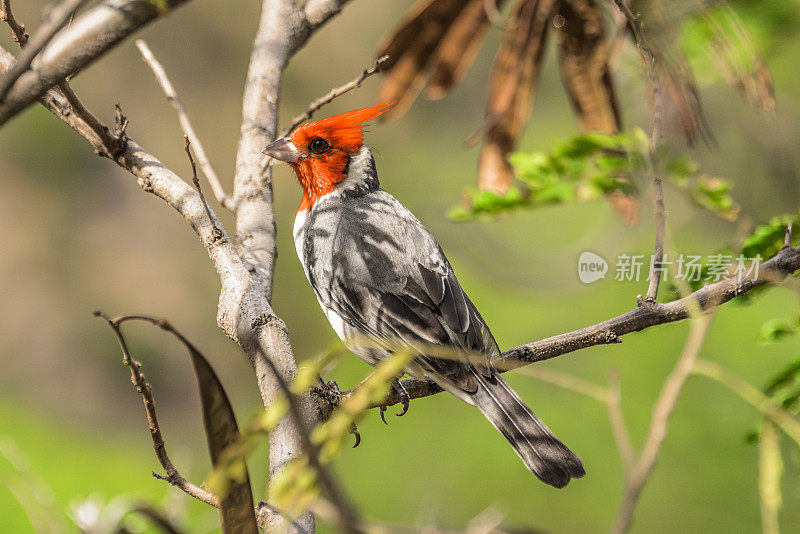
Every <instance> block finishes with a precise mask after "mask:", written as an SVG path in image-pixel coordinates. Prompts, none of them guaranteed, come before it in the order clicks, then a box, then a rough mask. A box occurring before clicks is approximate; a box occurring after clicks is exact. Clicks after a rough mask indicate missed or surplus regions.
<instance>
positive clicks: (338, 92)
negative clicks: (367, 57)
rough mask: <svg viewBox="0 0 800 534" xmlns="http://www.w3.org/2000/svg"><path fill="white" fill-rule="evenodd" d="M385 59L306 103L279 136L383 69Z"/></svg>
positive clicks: (379, 59)
mask: <svg viewBox="0 0 800 534" xmlns="http://www.w3.org/2000/svg"><path fill="white" fill-rule="evenodd" d="M387 61H389V56H381V57H379V58H378V59H377V60H375V64H374V65H373V66H372V67H370V68H368V69H365V70H364V71H362V72H361V74H359V75H358V76H356V77H355V78H354V79H352V80H350V81H349V82H347V83H345V84H343V85H340V86H339V87H335V88H333V89H331V90H330V91H329V92H328V93H327V94H325V95H324V96H321V97H319V98H318V99H316V100H314V101H313V102H311V104H309V105H308V109H306V110H305V111H304V112H303V113H301V114H300V115H298V116H296V117H295V118H293V119H292V123H291V124H290V125H289V127H288V128H286V129H285V130H284V131H283V132H281V134H280V136H279V137H286V136H287V135H289V134H290V133H292V132H293V131H294V130H295V128H297V127H298V126H300V124H302V123H303V122H305V121H307V120H308V119H310V118H311V117H312V116H313V115H314V113H315V112H316V111H318V110H319V109H320V108H321V107H322V106H324V105H325V104H328V103H330V102H331V101H333V100H334V99H335V98H338V97H340V96H342V95H343V94H345V93H347V92H349V91H352V90H353V89H357V88H359V87H361V84H362V83H363V82H364V80H366V79H367V78H369V77H370V76H372V75H374V74H377V73H379V72H380V71H381V70H383V66H384V64H385V63H386V62H387Z"/></svg>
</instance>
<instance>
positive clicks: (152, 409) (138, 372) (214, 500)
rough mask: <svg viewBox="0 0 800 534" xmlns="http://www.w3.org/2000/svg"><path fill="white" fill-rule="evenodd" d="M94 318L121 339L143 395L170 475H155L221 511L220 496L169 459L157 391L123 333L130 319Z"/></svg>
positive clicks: (157, 449) (160, 460)
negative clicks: (156, 395)
mask: <svg viewBox="0 0 800 534" xmlns="http://www.w3.org/2000/svg"><path fill="white" fill-rule="evenodd" d="M94 315H95V316H96V317H101V318H102V319H103V320H104V321H105V322H106V323H108V326H110V327H111V329H112V330H113V331H114V335H115V336H117V341H118V342H119V347H120V349H121V350H122V361H123V362H124V363H125V365H127V366H128V367H130V370H131V382H132V383H133V385H134V387H135V388H136V391H138V392H139V394H140V395H141V396H142V402H143V403H144V409H145V413H146V414H147V423H148V426H149V427H150V438H151V439H152V440H153V449H154V450H155V452H156V458H158V463H160V464H161V467H163V468H164V471H165V472H166V473H167V475H166V476H163V475H158V474H156V473H155V472H153V476H154V477H156V478H158V479H160V480H165V481H167V482H169V483H170V484H172V485H173V486H175V487H176V488H178V489H180V490H182V491H184V492H185V493H187V494H188V495H191V496H192V497H194V498H195V499H197V500H199V501H202V502H204V503H206V504H210V505H211V506H214V507H215V508H219V504H220V501H219V497H217V496H216V495H214V494H213V493H211V492H210V491H208V490H206V489H203V488H201V487H200V486H197V485H196V484H193V483H191V482H189V481H188V480H186V479H185V478H183V476H181V474H180V473H179V472H178V470H177V469H176V468H175V465H174V464H173V463H172V460H170V458H169V456H168V455H167V447H166V445H165V444H164V438H163V437H162V436H161V428H160V427H159V425H158V417H157V416H156V403H155V399H153V389H152V388H151V387H150V383H149V382H148V381H147V379H145V377H144V373H142V369H141V364H140V363H139V362H138V361H136V360H135V359H134V358H133V356H131V353H130V350H129V349H128V341H127V340H126V339H125V335H124V334H123V333H122V329H121V328H120V324H121V323H122V322H123V321H124V320H125V319H126V317H124V316H122V317H115V318H113V319H112V318H111V317H109V316H108V315H106V314H104V313H103V312H100V311H96V312H94Z"/></svg>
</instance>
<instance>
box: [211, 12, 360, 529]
mask: <svg viewBox="0 0 800 534" xmlns="http://www.w3.org/2000/svg"><path fill="white" fill-rule="evenodd" d="M345 3H347V0H338V1H333V0H310V1H309V2H307V3H306V4H305V6H303V7H302V8H301V7H299V6H298V5H297V3H296V2H295V1H294V0H263V1H262V11H261V18H260V20H259V25H258V30H257V32H256V37H255V40H254V43H253V51H252V53H251V56H250V64H249V66H248V70H247V79H246V82H245V87H244V97H243V101H242V124H241V128H240V137H239V146H238V149H237V154H236V170H235V175H234V185H233V195H232V197H233V205H234V206H235V208H236V236H237V245H238V250H239V252H240V254H241V258H242V259H243V261H244V263H245V265H246V267H247V269H248V270H249V272H250V273H251V278H252V279H253V280H257V283H258V290H259V293H258V294H257V297H258V298H259V299H261V300H262V301H263V302H260V301H256V302H248V303H247V306H240V307H239V310H240V311H244V312H246V313H245V314H244V315H245V317H239V318H237V324H238V325H240V328H239V331H240V336H239V341H240V344H241V345H242V347H243V348H244V349H245V352H247V354H248V356H249V357H250V358H251V361H252V362H253V365H254V367H255V370H256V376H257V379H258V387H259V390H260V392H261V398H262V400H263V402H264V405H265V406H268V405H270V404H271V403H272V402H274V401H275V399H276V398H277V397H278V395H280V386H279V384H280V380H283V381H284V382H286V383H288V382H291V380H292V379H293V378H294V376H295V374H296V372H297V364H296V361H295V359H294V354H293V353H292V348H291V345H290V343H289V336H288V332H287V329H286V325H285V324H284V322H283V321H282V320H280V319H279V318H278V317H277V316H276V315H275V314H274V313H273V312H272V308H271V307H270V305H269V301H270V300H271V298H272V281H273V273H274V267H275V214H274V211H273V197H272V170H271V168H270V166H269V164H268V163H269V162H268V160H269V158H268V157H267V156H265V155H263V154H262V153H261V150H262V149H263V148H264V147H265V146H266V145H267V144H269V143H270V142H271V141H272V140H273V139H274V138H275V133H276V131H277V127H278V100H279V97H280V86H281V82H282V79H283V71H284V69H285V68H286V66H287V65H288V63H289V60H290V59H291V57H292V56H293V55H294V53H295V52H297V50H299V49H300V48H301V47H302V46H303V45H304V44H305V43H306V41H307V40H308V38H309V37H310V36H311V34H312V33H313V32H314V31H315V30H316V29H318V28H319V27H320V26H321V25H322V24H324V23H325V22H326V21H327V20H329V19H330V18H331V17H332V16H333V15H335V14H336V13H338V12H339V11H340V10H341V8H342V6H343V5H344V4H345ZM222 302H223V300H222V296H221V297H220V303H222ZM253 330H255V331H253ZM279 375H280V380H279V378H278V376H279ZM298 405H299V409H300V411H301V414H302V416H301V418H300V419H301V420H302V421H303V422H305V423H306V424H309V425H313V424H314V423H315V422H316V421H318V420H319V415H320V410H319V408H318V407H317V406H316V405H315V404H314V403H313V402H312V401H311V397H310V396H309V395H305V396H303V397H300V398H299V399H298ZM293 419H294V418H291V417H286V418H284V419H283V420H282V421H281V422H280V423H279V424H278V426H277V427H276V428H275V429H274V430H273V431H272V432H271V433H270V435H269V474H270V480H274V479H275V477H274V475H275V474H276V473H277V472H278V471H280V470H281V469H283V467H284V466H285V465H286V464H287V463H288V462H290V461H291V460H293V459H295V458H297V457H299V456H300V455H301V454H302V452H303V443H302V441H303V440H302V436H301V432H302V430H301V429H299V428H298V425H296V424H295V422H294V420H293ZM261 517H262V516H259V518H260V519H261ZM265 519H266V520H268V521H272V522H271V523H269V522H268V523H266V524H265V523H262V524H261V527H262V528H264V529H271V528H276V527H279V526H280V524H281V523H283V520H282V518H280V517H279V516H276V515H269V516H265ZM288 526H289V529H290V530H291V531H295V532H297V531H309V532H313V530H314V518H313V515H312V514H310V513H307V514H304V515H303V516H302V517H300V518H298V520H297V521H296V522H294V523H292V524H291V525H288Z"/></svg>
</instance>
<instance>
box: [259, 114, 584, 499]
mask: <svg viewBox="0 0 800 534" xmlns="http://www.w3.org/2000/svg"><path fill="white" fill-rule="evenodd" d="M389 107H390V105H386V104H384V105H379V106H374V107H370V108H366V109H359V110H356V111H351V112H349V113H343V114H341V115H336V116H333V117H328V118H326V119H322V120H319V121H316V122H311V123H307V124H305V125H303V126H301V127H300V128H298V129H297V130H295V131H294V133H292V134H291V136H289V137H285V138H282V139H278V140H276V141H275V142H273V143H271V144H269V145H268V146H267V147H266V148H265V149H264V150H263V152H264V154H267V155H269V156H271V157H273V158H275V159H277V160H281V161H284V162H286V163H288V164H289V165H290V166H291V167H292V168H293V169H294V171H295V173H296V174H297V179H298V180H299V181H300V185H301V186H302V188H303V200H302V202H301V203H300V208H299V209H298V211H297V216H296V218H295V223H294V242H295V246H296V248H297V255H298V256H299V258H300V262H301V263H302V264H303V269H304V270H305V274H306V277H307V278H308V281H309V282H310V283H311V287H312V288H313V289H314V293H315V294H316V296H317V299H318V300H319V303H320V306H322V310H323V311H324V312H325V315H326V316H327V318H328V321H329V322H330V324H331V326H332V327H333V329H334V330H335V331H336V334H337V335H338V336H339V337H340V338H341V339H342V340H343V341H344V342H345V343H346V344H347V345H348V347H349V348H350V349H351V350H352V351H353V352H354V353H355V354H356V355H357V356H359V357H360V358H361V359H363V360H364V361H366V362H367V363H369V364H370V365H376V364H377V363H379V362H380V361H381V360H383V359H385V358H388V357H390V356H391V354H392V352H393V351H394V350H397V348H398V347H401V346H405V347H409V346H411V347H417V351H418V356H416V357H415V358H414V360H413V361H412V363H411V364H410V366H409V367H408V368H407V372H408V374H410V375H411V376H413V377H415V378H418V379H425V378H430V379H432V380H433V381H435V382H436V383H437V384H439V385H440V386H441V387H442V388H443V389H445V390H446V391H448V392H450V393H452V394H453V395H455V396H456V397H458V398H459V399H461V400H462V401H464V402H466V403H468V404H471V405H473V406H475V407H476V408H478V410H480V411H481V413H482V414H483V415H484V416H485V417H486V418H487V419H488V420H489V421H490V422H491V423H492V425H494V427H495V428H496V429H497V430H498V431H500V433H501V434H503V436H504V437H505V438H506V439H507V440H508V442H509V443H510V444H511V446H512V447H513V448H514V450H515V451H516V453H517V454H518V455H519V457H520V458H521V459H522V461H523V462H524V463H525V465H526V466H527V467H528V469H530V470H531V471H533V473H534V474H535V475H536V476H537V477H539V479H541V480H542V481H543V482H545V483H547V484H550V485H552V486H555V487H558V488H560V487H563V486H566V485H567V483H568V482H569V481H570V479H572V478H577V477H582V476H583V475H584V474H585V472H584V469H583V465H582V464H581V460H580V458H578V456H577V455H576V454H575V453H573V452H572V451H570V450H569V449H568V448H567V447H566V446H564V444H562V443H561V442H560V441H559V440H558V438H556V437H555V436H554V435H553V434H552V432H550V430H549V429H548V428H547V427H546V426H545V424H544V423H543V422H542V421H541V420H540V419H539V418H538V417H536V415H535V414H534V413H533V412H532V411H531V409H530V408H529V407H528V406H527V405H526V404H525V403H524V402H523V401H522V399H520V397H519V395H518V394H517V393H516V392H515V391H514V390H513V389H511V387H510V386H509V385H508V384H507V383H506V381H505V380H503V378H502V377H501V376H500V373H499V372H498V371H497V370H496V369H494V368H493V367H492V366H491V364H490V359H491V357H492V356H494V355H497V354H499V352H500V351H499V348H498V346H497V342H496V341H495V340H494V337H493V336H492V333H491V332H490V330H489V327H488V326H487V325H486V323H485V322H484V320H483V318H482V317H481V314H480V313H478V310H477V309H476V308H475V305H474V304H473V303H472V301H471V300H470V299H469V297H467V295H466V293H464V290H463V289H462V288H461V285H460V284H459V282H458V279H456V275H455V273H454V272H453V269H452V267H451V266H450V262H448V261H447V258H446V257H445V255H444V253H443V252H442V249H441V247H440V246H439V244H438V243H437V242H436V240H435V239H434V238H433V236H432V235H431V234H430V233H429V232H428V231H427V230H426V229H425V227H424V226H423V225H422V223H420V222H419V221H418V220H417V218H416V217H414V215H412V214H411V212H410V211H408V209H406V208H405V207H404V206H403V205H402V204H400V202H398V201H397V199H395V198H394V197H393V196H392V195H390V194H389V193H387V192H386V191H384V190H383V189H381V188H380V183H379V182H378V174H377V171H376V169H375V160H374V159H373V157H372V153H371V152H370V150H369V148H367V147H366V146H364V145H363V137H364V123H365V122H366V121H368V120H370V119H373V118H375V117H377V116H379V115H380V114H381V113H383V112H385V111H386V110H387V109H388V108H389ZM364 339H370V340H372V341H373V342H371V343H366V344H364V343H362V341H363V340H364ZM419 347H444V348H450V349H453V354H455V355H456V357H450V358H447V357H442V353H441V351H435V350H431V351H430V352H432V353H436V354H437V356H433V355H430V354H425V353H424V352H423V351H424V350H425V349H424V348H423V349H420V348H419ZM466 354H478V355H479V357H480V360H479V361H476V360H475V358H467V357H466V356H465V355H466ZM459 355H460V356H459ZM397 384H399V382H397V383H396V385H395V387H398V386H397ZM399 392H400V394H401V396H402V395H403V392H402V390H400V391H399ZM406 401H407V396H406ZM405 404H406V408H407V402H406V403H405Z"/></svg>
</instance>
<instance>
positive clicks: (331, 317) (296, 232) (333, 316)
mask: <svg viewBox="0 0 800 534" xmlns="http://www.w3.org/2000/svg"><path fill="white" fill-rule="evenodd" d="M307 219H308V210H302V211H298V212H297V215H296V216H295V218H294V228H293V229H292V235H293V236H294V248H295V250H296V251H297V257H298V258H300V263H301V264H302V265H303V272H304V273H305V274H306V278H308V279H309V282H310V281H311V279H310V278H309V276H308V267H307V266H306V260H305V255H304V254H303V241H304V240H305V224H306V220H307ZM315 293H316V292H315ZM317 302H319V306H320V308H322V311H323V312H324V313H325V317H327V318H328V322H329V323H330V324H331V328H333V331H334V332H336V335H337V336H339V339H341V340H342V341H344V320H343V319H342V318H341V316H339V314H338V313H336V312H335V311H333V310H332V309H330V308H328V307H327V306H325V305H324V304H323V303H322V301H321V300H319V297H317Z"/></svg>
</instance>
